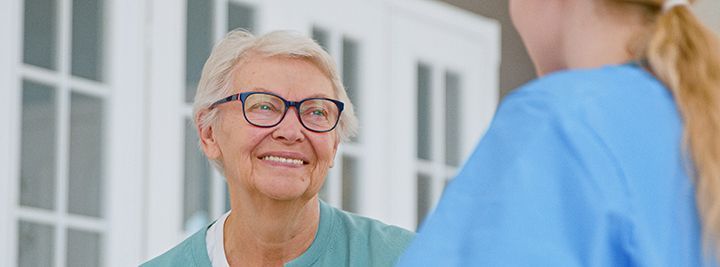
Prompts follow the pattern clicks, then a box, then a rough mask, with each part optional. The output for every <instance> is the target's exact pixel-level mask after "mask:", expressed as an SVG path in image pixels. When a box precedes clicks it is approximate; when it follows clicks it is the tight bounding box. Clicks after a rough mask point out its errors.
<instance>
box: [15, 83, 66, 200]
mask: <svg viewBox="0 0 720 267" xmlns="http://www.w3.org/2000/svg"><path fill="white" fill-rule="evenodd" d="M56 112H57V104H56V97H55V89H54V88H52V87H50V86H47V85H44V84H39V83H35V82H32V81H27V80H26V81H23V93H22V136H21V138H20V139H21V145H20V149H21V152H20V153H21V155H20V165H21V166H20V205H22V206H27V207H34V208H41V209H48V210H53V209H55V187H56V186H55V171H56V166H55V165H56V164H55V162H56V158H55V149H56V144H55V143H56V138H55V132H56V127H57V120H58V118H57V115H56Z"/></svg>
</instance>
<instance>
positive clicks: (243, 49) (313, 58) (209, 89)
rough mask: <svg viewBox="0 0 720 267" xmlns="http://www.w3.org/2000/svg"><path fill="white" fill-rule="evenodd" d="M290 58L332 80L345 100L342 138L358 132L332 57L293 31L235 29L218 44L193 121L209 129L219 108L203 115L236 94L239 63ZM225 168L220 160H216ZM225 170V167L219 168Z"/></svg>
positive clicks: (206, 68)
mask: <svg viewBox="0 0 720 267" xmlns="http://www.w3.org/2000/svg"><path fill="white" fill-rule="evenodd" d="M274 56H281V57H288V58H299V59H305V60H308V61H310V62H311V63H313V64H314V65H315V66H317V67H318V68H319V69H320V70H321V71H322V72H323V73H324V74H325V76H327V78H328V79H330V82H331V83H332V85H333V89H334V92H335V94H336V97H337V98H338V100H340V101H342V102H343V103H345V108H344V110H343V112H342V115H340V122H339V123H338V127H337V128H336V129H335V131H337V134H338V137H339V138H340V140H341V141H347V140H349V139H350V138H351V137H353V136H354V135H355V134H356V133H357V128H358V119H357V117H356V116H355V112H354V110H353V104H352V102H350V98H349V97H348V95H347V92H346V91H345V87H344V86H343V84H342V80H341V79H340V76H339V74H338V71H337V67H336V66H335V62H334V61H333V59H332V57H330V55H329V54H328V53H327V52H326V51H325V50H324V49H323V48H322V47H320V45H318V44H317V43H316V42H315V41H313V40H312V39H311V38H309V37H307V36H305V35H302V34H300V33H298V32H293V31H274V32H270V33H267V34H264V35H260V36H254V35H253V34H252V33H249V32H247V31H245V30H233V31H231V32H229V33H228V34H227V35H225V38H223V39H222V40H221V41H220V42H219V43H217V44H216V45H215V47H214V48H213V50H212V53H211V54H210V57H209V58H208V60H207V61H206V62H205V66H204V67H203V70H202V76H201V77H200V82H199V83H198V87H197V92H196V94H195V101H194V103H193V121H194V122H195V123H197V126H198V127H199V128H205V127H208V126H210V125H211V124H213V123H215V122H216V120H217V117H218V116H217V112H218V110H217V109H213V110H209V111H208V112H207V114H205V115H204V116H203V117H202V118H198V117H197V116H198V114H199V113H200V112H201V111H204V110H208V109H209V108H210V106H211V105H212V103H214V102H215V101H218V100H220V99H222V98H224V97H227V96H228V95H230V94H232V93H233V92H232V90H233V88H232V80H233V79H232V73H233V69H234V68H235V67H236V65H237V64H242V63H243V61H245V60H247V59H250V58H252V57H274ZM213 163H214V164H215V165H216V167H221V166H220V165H219V162H213ZM219 170H220V171H222V168H219Z"/></svg>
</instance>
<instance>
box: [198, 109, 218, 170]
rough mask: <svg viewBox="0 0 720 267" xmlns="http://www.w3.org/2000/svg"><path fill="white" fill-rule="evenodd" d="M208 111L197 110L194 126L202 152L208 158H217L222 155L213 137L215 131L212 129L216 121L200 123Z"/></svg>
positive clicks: (215, 125)
mask: <svg viewBox="0 0 720 267" xmlns="http://www.w3.org/2000/svg"><path fill="white" fill-rule="evenodd" d="M209 112H210V111H209V110H203V111H200V112H198V114H197V116H195V128H196V129H197V133H198V137H199V138H200V147H201V148H202V150H203V153H205V156H207V157H208V159H211V160H217V159H219V158H220V157H221V156H222V151H221V150H220V145H219V144H218V142H217V138H216V137H215V133H216V132H215V129H214V127H217V125H218V123H216V121H212V122H210V123H208V124H207V125H202V124H201V123H200V122H202V121H203V119H204V118H205V117H206V116H208V114H209ZM216 118H217V116H216Z"/></svg>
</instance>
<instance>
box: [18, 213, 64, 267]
mask: <svg viewBox="0 0 720 267" xmlns="http://www.w3.org/2000/svg"><path fill="white" fill-rule="evenodd" d="M54 255H55V229H53V227H52V226H51V225H46V224H39V223H32V222H26V221H20V222H19V225H18V266H20V267H25V266H27V267H36V266H55V264H54V261H53V256H54Z"/></svg>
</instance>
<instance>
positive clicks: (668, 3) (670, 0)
mask: <svg viewBox="0 0 720 267" xmlns="http://www.w3.org/2000/svg"><path fill="white" fill-rule="evenodd" d="M676 6H690V1H688V0H665V2H664V3H663V6H662V9H663V12H668V11H670V9H673V8H674V7H676Z"/></svg>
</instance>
